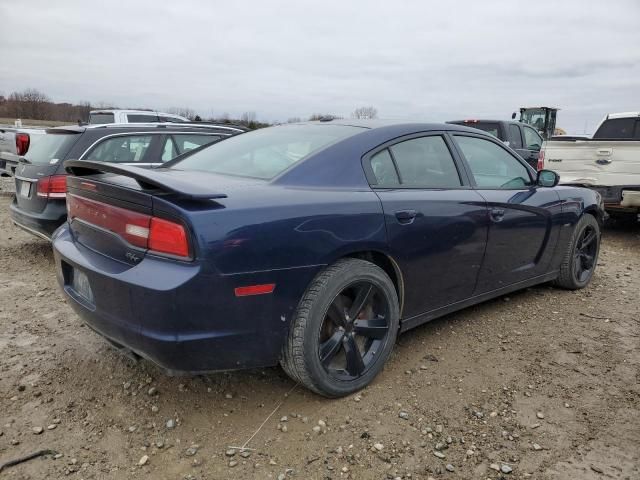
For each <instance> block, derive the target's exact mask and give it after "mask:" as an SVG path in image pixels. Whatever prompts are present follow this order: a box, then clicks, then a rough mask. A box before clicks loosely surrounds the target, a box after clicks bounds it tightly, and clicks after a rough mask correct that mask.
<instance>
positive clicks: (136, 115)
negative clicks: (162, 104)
mask: <svg viewBox="0 0 640 480" xmlns="http://www.w3.org/2000/svg"><path fill="white" fill-rule="evenodd" d="M153 122H162V123H165V122H168V123H185V122H190V120H189V119H188V118H186V117H182V116H180V115H175V114H173V113H163V112H153V111H149V110H115V109H107V110H91V111H90V112H89V124H90V125H104V124H105V123H153Z"/></svg>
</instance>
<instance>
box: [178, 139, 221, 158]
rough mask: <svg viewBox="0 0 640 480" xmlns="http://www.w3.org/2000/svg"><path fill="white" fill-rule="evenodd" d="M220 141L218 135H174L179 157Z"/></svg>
mask: <svg viewBox="0 0 640 480" xmlns="http://www.w3.org/2000/svg"><path fill="white" fill-rule="evenodd" d="M217 140H220V137H219V136H218V135H187V134H181V135H173V141H174V142H175V144H176V147H177V149H178V155H182V154H183V153H185V152H188V151H189V150H193V149H194V148H198V147H201V146H202V145H207V144H209V143H212V142H215V141H217Z"/></svg>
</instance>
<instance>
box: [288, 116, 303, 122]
mask: <svg viewBox="0 0 640 480" xmlns="http://www.w3.org/2000/svg"><path fill="white" fill-rule="evenodd" d="M301 121H302V119H301V118H300V117H291V118H287V123H300V122H301Z"/></svg>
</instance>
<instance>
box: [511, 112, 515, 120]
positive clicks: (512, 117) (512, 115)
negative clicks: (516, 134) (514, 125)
mask: <svg viewBox="0 0 640 480" xmlns="http://www.w3.org/2000/svg"><path fill="white" fill-rule="evenodd" d="M515 119H516V112H513V113H512V114H511V120H515Z"/></svg>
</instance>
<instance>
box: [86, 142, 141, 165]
mask: <svg viewBox="0 0 640 480" xmlns="http://www.w3.org/2000/svg"><path fill="white" fill-rule="evenodd" d="M151 138H152V136H151V135H135V136H122V137H113V138H108V139H106V140H104V141H103V142H100V143H99V144H98V145H96V146H95V147H94V148H93V149H92V150H91V151H90V152H89V153H88V154H87V155H86V156H85V157H84V158H85V159H86V160H96V161H98V162H114V163H134V162H142V161H143V159H144V156H145V154H146V152H147V149H148V148H149V145H151Z"/></svg>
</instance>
